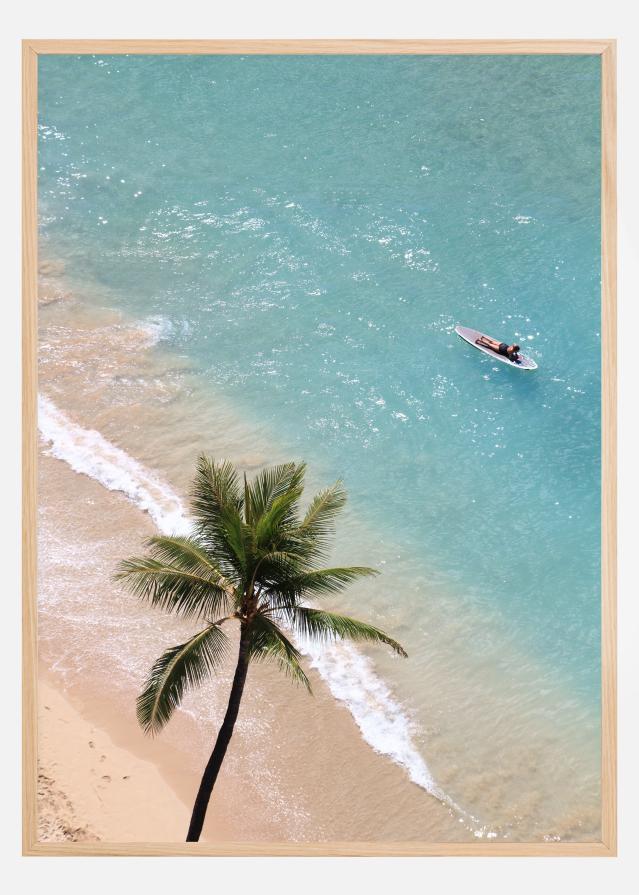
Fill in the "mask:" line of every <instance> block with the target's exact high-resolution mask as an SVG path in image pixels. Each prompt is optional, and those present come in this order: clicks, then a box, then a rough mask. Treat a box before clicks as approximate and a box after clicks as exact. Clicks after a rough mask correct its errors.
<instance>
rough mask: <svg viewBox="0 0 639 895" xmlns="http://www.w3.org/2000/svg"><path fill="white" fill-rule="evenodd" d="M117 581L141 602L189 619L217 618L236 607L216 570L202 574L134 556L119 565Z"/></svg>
mask: <svg viewBox="0 0 639 895" xmlns="http://www.w3.org/2000/svg"><path fill="white" fill-rule="evenodd" d="M164 546H165V547H166V545H164ZM114 577H115V579H116V580H117V581H121V582H122V583H123V584H124V586H125V587H126V588H127V590H128V591H129V593H131V594H133V596H135V597H137V598H138V599H139V600H144V601H146V602H148V603H150V604H151V605H152V606H155V607H157V608H158V609H163V610H164V611H165V612H173V613H175V614H176V615H181V616H185V617H187V618H195V619H198V618H215V617H217V616H219V615H224V614H226V613H228V612H229V611H230V609H231V607H232V606H234V603H235V600H234V593H233V591H232V590H231V591H229V589H228V582H227V580H226V579H225V578H222V577H221V576H220V575H219V573H218V572H216V571H215V570H213V569H211V570H210V571H209V573H208V574H198V573H197V572H189V571H187V570H185V569H182V568H179V567H178V566H175V565H170V564H168V563H166V562H162V561H161V560H158V559H154V558H153V557H152V556H134V557H132V558H131V559H127V560H123V561H122V562H121V563H120V564H119V566H118V570H117V572H116V574H115V576H114Z"/></svg>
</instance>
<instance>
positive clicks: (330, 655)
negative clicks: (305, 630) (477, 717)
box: [38, 395, 468, 817]
mask: <svg viewBox="0 0 639 895" xmlns="http://www.w3.org/2000/svg"><path fill="white" fill-rule="evenodd" d="M38 427H39V429H40V433H41V435H42V438H43V440H44V441H45V442H46V443H47V444H48V445H49V447H48V453H50V454H51V455H52V456H54V457H57V458H58V459H60V460H64V461H65V462H66V463H68V464H69V466H70V467H71V468H72V469H73V470H74V471H75V472H78V473H82V474H84V475H87V476H90V478H92V479H95V480H96V481H97V482H99V483H100V484H101V485H103V486H104V487H105V488H108V490H109V491H120V492H121V493H122V494H124V495H125V496H126V497H127V498H128V499H129V500H131V501H132V502H133V503H134V504H135V505H136V506H138V507H139V508H140V509H142V510H144V511H145V512H147V513H148V514H149V515H150V516H151V518H152V519H153V521H154V522H155V524H156V525H157V527H158V528H159V529H160V531H161V532H163V533H164V534H177V533H180V534H188V533H189V531H190V530H191V525H190V522H189V520H188V518H187V517H186V515H185V512H184V507H183V505H182V502H181V501H180V499H179V497H178V496H177V494H176V493H175V492H174V491H173V490H172V489H171V488H170V487H169V485H167V484H166V483H164V482H162V481H161V480H160V479H159V478H158V477H157V476H156V475H154V474H153V473H152V472H150V471H149V470H148V469H146V468H145V467H144V466H143V465H142V464H141V463H138V462H137V461H136V460H134V459H133V458H132V457H130V456H129V455H128V454H127V453H126V452H125V451H123V450H121V449H120V448H118V447H116V446H115V445H113V444H111V442H109V441H107V439H106V438H104V437H103V436H102V435H101V434H100V433H99V432H97V431H95V430H93V429H85V428H83V427H82V426H79V425H77V423H74V422H73V421H72V420H70V419H69V418H68V417H67V416H66V414H64V413H63V412H62V411H61V410H59V409H58V408H57V407H56V406H55V404H54V403H53V402H52V401H51V400H50V399H49V398H47V397H45V396H44V395H40V396H39V399H38ZM298 645H299V647H300V649H301V651H302V652H303V653H304V654H305V655H306V656H308V658H309V659H310V663H311V666H312V667H313V668H315V669H316V670H317V672H318V673H319V674H320V675H321V677H322V678H323V679H324V681H325V682H326V684H327V685H328V687H329V689H330V691H331V693H332V695H333V697H334V698H335V699H337V700H338V701H339V702H342V703H343V704H344V705H346V706H347V708H348V709H349V711H350V713H351V715H352V716H353V718H354V720H355V723H356V724H357V726H358V728H359V730H360V732H361V735H362V737H363V739H364V741H365V742H366V743H368V745H369V746H371V747H372V748H373V749H374V750H375V751H376V752H378V753H380V754H382V755H386V756H387V757H388V758H390V759H391V760H392V761H394V762H395V763H396V764H398V765H400V766H401V767H402V768H404V769H405V771H406V772H407V773H408V776H409V778H410V780H412V781H413V783H415V784H417V785H418V786H420V787H422V788H423V789H425V790H426V791H427V792H429V793H431V794H432V795H434V796H436V797H437V798H439V799H441V800H442V801H443V802H445V803H446V804H448V805H450V806H451V807H453V808H455V809H456V810H457V811H458V812H459V813H461V814H462V815H466V817H468V815H467V814H466V812H464V811H463V810H462V809H460V808H459V806H458V805H456V804H455V803H454V802H453V801H452V800H451V799H450V798H449V797H448V796H447V795H446V793H444V792H443V791H442V790H441V789H440V788H439V787H438V786H437V784H436V783H435V781H434V780H433V778H432V776H431V773H430V771H429V769H428V767H427V765H426V762H425V761H424V759H423V758H422V756H421V755H420V754H419V751H418V750H417V748H416V747H415V745H414V742H413V739H412V735H411V722H410V719H409V718H408V717H407V715H406V713H405V712H404V710H403V709H402V707H401V705H400V704H399V703H398V702H397V701H396V700H395V698H394V697H393V695H392V693H391V690H390V688H389V687H388V685H387V684H386V683H385V682H384V681H383V680H382V679H381V678H380V677H379V676H378V675H377V674H376V672H375V670H374V668H373V663H372V662H371V660H370V659H369V658H368V657H366V656H364V655H363V654H362V653H360V652H359V651H358V650H357V649H356V648H355V647H353V646H352V645H351V644H349V643H346V642H344V641H339V642H337V643H334V644H331V645H327V644H316V643H311V642H310V641H308V640H299V644H298Z"/></svg>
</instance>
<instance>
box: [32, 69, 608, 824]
mask: <svg viewBox="0 0 639 895" xmlns="http://www.w3.org/2000/svg"><path fill="white" fill-rule="evenodd" d="M39 83H40V88H39V89H40V150H39V151H40V157H39V164H40V180H39V212H40V220H41V257H43V256H46V257H52V258H55V259H58V260H60V261H62V262H64V265H65V276H66V278H67V280H68V282H69V284H70V288H71V289H72V291H73V293H74V294H76V295H82V300H83V307H84V308H85V311H86V308H89V309H91V308H93V309H95V310H99V309H104V308H108V309H110V310H113V311H117V312H121V313H122V314H124V315H126V318H127V319H129V320H134V321H139V322H140V323H141V324H143V325H145V326H147V327H155V328H156V330H155V331H156V336H157V338H156V342H157V344H156V345H155V347H154V349H153V350H154V351H155V352H156V353H157V354H158V356H159V357H162V356H164V357H166V358H167V375H169V374H170V375H174V372H175V359H176V358H180V359H182V360H183V361H184V362H185V363H187V364H188V365H189V371H190V372H189V375H188V388H187V387H186V385H185V386H184V400H185V401H186V400H187V392H188V399H189V400H192V401H194V402H195V401H197V402H198V403H197V404H194V406H197V407H199V408H200V409H201V412H202V417H201V426H200V429H201V431H202V432H205V431H206V432H211V433H214V432H215V430H216V425H215V420H216V407H218V406H219V403H218V402H223V405H224V407H226V408H232V410H233V413H234V414H236V415H237V418H238V420H241V422H242V425H243V427H244V429H243V432H244V434H243V436H242V440H243V444H242V449H243V451H244V455H247V452H248V453H250V452H251V451H252V450H254V451H256V452H257V453H260V454H261V456H263V457H264V459H265V460H266V461H270V460H271V459H273V458H274V457H277V458H281V457H290V458H303V459H305V460H306V461H307V462H308V464H309V467H310V470H311V475H312V480H313V483H314V484H315V483H323V482H327V481H331V480H334V479H336V478H338V477H339V478H342V479H343V480H344V481H345V483H346V486H347V488H348V491H349V495H350V504H349V511H348V515H347V517H346V519H345V521H344V526H343V528H342V538H341V539H340V542H339V544H338V547H337V551H336V552H337V555H338V557H339V558H340V559H342V560H346V561H350V562H354V563H368V564H371V565H377V566H379V568H380V570H381V571H382V572H383V574H382V575H381V576H380V578H379V579H378V580H376V582H375V584H374V585H373V586H372V587H371V586H369V585H367V586H366V587H360V588H358V589H357V590H356V591H353V594H352V595H351V594H349V596H348V598H347V599H346V600H344V599H342V601H341V603H340V602H339V601H338V602H337V603H336V604H335V605H344V603H345V602H346V604H347V607H346V608H348V609H349V610H351V611H353V612H355V611H357V612H359V614H360V615H362V617H372V618H373V619H374V620H375V621H376V622H377V623H378V624H380V625H382V626H383V627H386V628H387V629H389V630H390V631H391V633H393V634H394V636H397V637H398V638H399V639H400V640H402V642H405V644H406V646H407V649H408V650H409V653H410V658H409V660H408V661H407V662H404V663H400V662H398V661H394V660H391V659H389V658H387V657H385V656H380V655H379V654H378V652H371V653H369V655H370V656H371V657H372V659H373V661H374V662H375V668H376V674H377V675H379V678H378V680H379V681H380V686H383V687H384V688H389V693H388V694H387V695H388V700H387V701H389V700H390V702H389V704H392V705H395V706H396V707H397V706H400V705H401V706H402V709H401V711H400V710H399V709H397V714H396V715H392V712H391V716H392V717H391V720H390V721H389V724H388V726H387V728H384V729H381V727H383V725H381V727H380V723H378V724H377V727H376V728H375V730H373V731H372V732H371V730H368V731H367V728H366V725H367V724H370V723H372V722H371V721H370V718H368V719H367V718H366V717H365V716H366V711H365V706H364V707H363V708H362V706H361V705H360V706H359V710H360V720H358V716H357V705H359V703H357V705H355V703H356V702H357V699H359V700H360V702H361V700H362V699H363V700H364V702H365V701H366V699H367V698H368V699H370V698H371V696H370V693H369V694H368V697H367V696H366V694H364V697H362V696H361V694H359V696H358V697H357V699H355V697H353V699H352V700H351V703H350V705H351V709H352V710H353V714H354V717H355V719H356V721H358V724H359V727H360V730H361V731H362V734H363V735H364V737H365V738H366V739H367V742H370V743H371V745H372V746H373V748H377V749H381V750H382V751H384V749H385V752H384V754H387V755H389V758H391V759H393V760H396V761H399V762H400V763H402V762H403V766H405V767H406V768H407V769H408V772H409V778H410V779H411V780H412V781H413V785H420V786H422V787H423V788H424V789H429V790H430V791H431V792H432V791H434V790H436V792H437V794H439V795H440V796H441V795H442V793H445V794H446V797H447V798H449V799H450V800H451V803H454V804H455V805H456V806H457V807H458V808H459V809H460V812H461V813H460V817H461V818H462V819H467V818H468V817H471V818H473V819H474V820H473V823H474V828H476V829H477V830H478V831H479V832H477V835H504V836H515V837H519V838H526V837H529V838H540V837H543V836H546V837H553V836H559V837H562V838H563V837H568V838H570V837H573V838H580V837H581V838H586V837H588V836H596V835H597V833H598V823H599V818H598V807H597V805H598V794H599V790H598V787H599V764H598V763H599V717H600V716H599V698H600V691H599V675H600V661H599V636H600V620H599V599H600V360H599V352H600V344H599V340H600V248H599V245H600V225H599V212H600V205H599V192H600V174H599V169H600V149H599V114H600V100H599V93H600V59H599V57H595V56H592V57H591V56H570V57H561V56H543V57H542V56H519V57H505V56H499V57H497V56H483V57H480V56H470V57H466V56H458V57H454V56H439V57H418V56H398V57H391V56H362V57H349V56H325V57H322V56H291V57H275V56H264V57H258V56H249V57H237V56H221V57H214V56H193V57H185V56H179V57H171V56H137V57H136V56H117V57H116V56H103V57H98V56H84V57H72V56H50V57H40V63H39ZM458 323H461V324H465V325H468V326H471V327H474V328H477V329H480V330H482V331H484V332H488V333H490V334H492V335H494V336H496V337H498V338H500V339H502V338H503V339H504V340H506V341H512V340H515V341H518V342H519V343H520V344H521V346H522V349H523V350H524V351H525V352H526V353H527V354H529V355H530V356H531V357H533V358H534V359H535V360H536V362H537V363H538V365H539V369H538V370H537V371H536V372H534V373H523V372H520V371H516V370H512V369H509V368H507V367H506V365H503V364H499V363H496V362H491V360H490V358H488V357H485V356H483V355H482V354H481V353H480V352H477V351H474V350H473V349H472V348H471V347H470V346H468V345H467V344H465V343H464V342H462V341H461V340H460V339H459V338H458V337H457V336H456V335H455V332H454V326H455V325H456V324H458ZM169 359H170V360H169ZM126 385H127V383H123V386H122V387H123V388H124V387H125V386H126ZM115 394H117V393H116V392H110V393H109V395H110V397H109V400H110V401H112V402H113V403H117V400H118V399H116V398H115V397H114V395H115ZM48 397H49V398H53V400H55V401H56V402H57V403H58V404H59V405H60V410H61V411H62V412H63V413H64V411H65V410H67V409H69V408H68V407H67V405H66V404H65V401H64V395H63V393H62V392H60V394H58V395H53V394H49V395H48ZM75 397H76V400H78V396H77V395H76V396H75ZM47 400H48V399H47ZM79 400H80V401H81V396H80V398H79ZM174 412H176V411H174V409H173V407H172V405H169V404H167V407H166V411H165V414H164V417H163V426H164V430H165V431H169V430H170V429H171V427H172V426H174V425H176V423H175V419H174V417H173V416H172V414H173V413H174ZM55 419H56V426H58V427H60V426H62V427H64V425H65V418H64V416H62V417H56V418H55ZM172 421H173V422H172ZM82 422H83V424H84V425H85V426H88V428H97V426H95V424H93V423H92V417H91V406H90V405H89V403H87V406H86V413H85V416H84V419H83V420H82ZM190 422H191V424H192V426H193V429H194V430H196V429H197V421H195V422H194V420H193V419H192V418H191V420H190ZM56 431H58V430H57V429H56ZM70 431H71V430H70ZM159 431H160V428H159V427H158V432H159ZM252 433H254V435H253V434H252ZM217 435H218V436H219V432H218V433H217ZM68 437H69V438H70V439H71V440H73V431H71V434H70V435H69V436H68ZM163 437H164V439H165V441H164V442H163V447H164V448H165V447H166V444H167V443H168V444H169V449H166V450H163V451H160V450H159V449H157V447H156V448H155V453H154V448H153V445H151V444H148V443H145V440H144V438H142V437H140V439H139V441H138V442H137V447H136V443H135V441H134V436H133V435H132V434H131V433H130V432H129V433H128V432H127V431H126V427H122V428H121V431H120V434H119V435H118V432H117V431H112V432H110V433H108V438H109V439H110V441H111V442H114V443H116V444H117V445H118V446H119V447H120V448H122V449H123V450H126V451H128V452H129V453H130V454H131V455H133V457H134V458H135V459H136V460H137V461H140V462H142V463H144V464H146V466H147V467H151V471H152V473H153V474H157V475H158V476H160V477H161V478H162V479H163V480H166V481H168V482H169V483H170V484H171V485H172V486H173V487H174V488H175V489H176V490H177V492H178V493H182V489H183V483H184V481H185V480H186V479H188V474H189V469H188V468H187V469H185V468H184V464H183V462H182V460H183V457H184V453H183V447H184V445H183V442H182V441H181V440H180V438H178V437H177V435H176V438H175V444H174V446H173V447H174V449H175V453H173V454H172V451H173V447H171V444H172V443H171V440H170V437H169V438H168V440H167V436H166V434H165V435H164V436H163ZM213 437H214V436H213V434H212V435H211V438H213ZM148 440H149V441H151V440H152V439H151V437H150V435H149V439H148ZM93 444H94V446H95V447H96V450H97V449H99V448H100V443H98V441H96V440H94V442H93ZM265 445H266V447H265ZM85 447H86V443H85ZM178 453H179V458H180V459H179V461H178V459H177V457H178ZM187 453H188V452H187ZM172 457H173V459H172ZM256 462H257V461H256ZM247 465H250V464H247ZM83 471H86V470H83ZM351 659H352V657H351ZM314 661H315V662H316V663H318V664H319V665H321V664H322V661H328V660H322V658H321V657H316V658H315V660H314ZM358 661H364V659H363V658H361V659H360V658H357V661H355V659H353V660H352V664H354V665H357V662H358ZM366 662H367V663H368V662H369V660H368V659H366ZM333 671H335V669H334V670H333ZM333 680H334V683H335V687H334V690H333V692H334V694H335V695H336V697H337V698H338V699H340V698H342V699H343V700H344V701H345V702H346V703H347V704H349V696H348V692H345V689H344V688H346V690H348V682H346V683H345V682H344V681H339V680H337V678H336V677H335V674H334V675H333ZM382 682H383V684H382ZM340 687H341V690H340ZM340 694H341V695H340ZM391 694H392V696H391ZM362 712H363V715H362ZM362 717H364V721H362V722H361V723H360V721H361V718H362ZM407 719H408V720H407ZM378 721H379V719H378ZM391 722H392V723H391ZM394 725H395V726H394ZM399 728H401V735H400V733H398V729H399ZM406 731H408V733H407V732H406ZM402 737H403V739H402ZM398 738H399V739H398ZM407 738H409V739H410V748H411V749H413V752H414V753H415V754H413V752H411V753H410V755H408V758H407V757H406V756H407V754H408V753H407V751H406V750H407V749H408V746H407V745H406V743H407V741H408V740H407ZM409 751H410V750H409ZM419 761H423V763H424V767H423V768H422V767H421V766H420V765H419ZM524 794H525V798H524ZM425 797H426V796H425ZM463 822H464V823H465V822H466V820H463Z"/></svg>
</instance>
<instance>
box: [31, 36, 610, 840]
mask: <svg viewBox="0 0 639 895" xmlns="http://www.w3.org/2000/svg"><path fill="white" fill-rule="evenodd" d="M64 53H72V54H83V53H112V54H117V53H135V54H138V53H147V54H148V53H154V54H169V53H171V54H177V53H180V54H182V53H184V54H189V53H191V54H199V53H208V54H233V53H242V54H244V55H246V54H267V53H274V54H299V53H319V54H338V53H349V54H362V53H367V54H374V53H381V54H407V53H412V54H437V55H442V54H451V55H452V54H500V55H503V54H514V55H518V54H553V53H558V54H564V55H565V54H591V55H599V56H601V155H602V169H601V237H602V242H601V251H602V256H601V284H602V288H601V316H602V328H601V333H602V368H601V369H602V394H601V398H602V404H601V408H602V409H601V449H602V477H601V483H602V489H601V499H602V528H601V533H602V538H601V550H602V554H601V558H602V579H601V598H602V599H601V635H602V636H601V651H602V652H601V663H602V680H601V700H602V702H601V711H602V729H601V757H602V762H601V832H602V836H601V841H600V842H588V843H579V842H538V843H505V842H494V841H491V842H488V841H482V842H476V843H475V842H471V843H461V842H460V843H433V842H424V843H404V842H379V843H378V842H330V843H299V844H295V843H268V842H267V843H245V842H237V843H222V844H215V843H206V844H199V843H188V844H187V843H108V842H67V843H65V842H38V841H37V680H38V675H37V627H36V599H37V592H36V571H37V557H36V509H37V496H36V481H37V418H36V414H37V269H38V264H37V253H38V249H37V74H38V72H37V62H38V56H39V55H40V54H64ZM22 100H23V119H22V138H23V148H22V183H23V193H22V238H23V243H22V244H23V248H22V358H23V360H22V374H23V379H22V395H23V403H22V432H23V442H22V444H23V447H22V461H23V478H22V487H23V491H22V538H23V540H22V544H23V551H22V588H23V597H22V599H23V603H22V607H23V608H22V612H23V635H22V636H23V640H22V646H23V651H22V673H23V684H22V709H23V718H22V733H23V741H22V755H23V783H22V792H23V825H22V830H23V834H22V848H23V854H24V855H60V856H62V855H128V856H131V855H147V856H152V855H157V856H160V855H193V856H195V855H235V856H253V855H257V856H260V855H261V856H264V855H298V856H299V855H310V856H318V855H367V856H372V855H386V856H415V855H425V856H426V855H432V856H434V855H449V856H463V855H472V856H480V855H482V856H493V857H496V856H515V855H521V856H545V857H550V856H556V857H560V856H571V855H572V856H611V857H614V856H615V855H616V854H617V707H616V700H617V680H616V662H617V651H616V644H617V619H616V593H617V561H616V551H617V522H616V518H617V466H616V450H617V448H616V444H617V410H616V401H617V366H616V351H615V345H616V327H617V320H616V316H617V309H616V300H617V196H616V41H614V40H398V41H395V40H299V41H279V40H252V41H243V40H232V41H226V40H224V41H219V40H217V41H216V40H185V41H171V40H167V41H158V40H24V41H23V42H22Z"/></svg>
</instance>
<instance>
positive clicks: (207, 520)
mask: <svg viewBox="0 0 639 895" xmlns="http://www.w3.org/2000/svg"><path fill="white" fill-rule="evenodd" d="M243 505H244V499H243V497H242V496H241V494H240V488H239V477H238V474H237V471H236V470H235V467H234V466H233V464H232V463H230V462H228V461H224V462H222V463H216V462H215V460H210V459H209V458H207V457H200V458H199V460H198V463H197V468H196V473H195V478H194V480H193V486H192V488H191V513H192V515H193V518H194V521H195V528H196V533H197V535H198V536H199V540H200V541H201V542H202V543H203V544H204V546H205V547H206V550H207V552H209V553H210V554H211V555H212V556H214V557H215V560H216V564H217V565H218V567H219V568H220V570H221V571H222V572H223V573H224V574H225V575H228V576H229V577H234V576H235V575H237V576H238V577H243V575H244V572H245V557H244V552H245V551H244V549H243V546H244V541H245V539H244V535H243V532H242V515H241V514H242V509H243Z"/></svg>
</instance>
